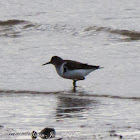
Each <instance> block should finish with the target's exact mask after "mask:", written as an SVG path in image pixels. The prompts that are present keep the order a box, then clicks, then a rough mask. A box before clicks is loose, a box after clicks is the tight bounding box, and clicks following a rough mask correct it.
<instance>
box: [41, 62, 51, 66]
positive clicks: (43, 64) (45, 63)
mask: <svg viewBox="0 0 140 140" xmlns="http://www.w3.org/2000/svg"><path fill="white" fill-rule="evenodd" d="M47 64H51V62H47V63H45V64H42V66H44V65H47Z"/></svg>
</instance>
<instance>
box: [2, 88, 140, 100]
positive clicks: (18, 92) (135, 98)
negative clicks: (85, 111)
mask: <svg viewBox="0 0 140 140" xmlns="http://www.w3.org/2000/svg"><path fill="white" fill-rule="evenodd" d="M0 93H11V94H12V93H14V94H66V95H73V96H80V97H100V98H112V99H130V100H138V101H140V97H126V96H115V95H106V94H87V93H86V92H85V91H73V90H71V91H56V92H44V91H29V90H0ZM76 93H78V94H76Z"/></svg>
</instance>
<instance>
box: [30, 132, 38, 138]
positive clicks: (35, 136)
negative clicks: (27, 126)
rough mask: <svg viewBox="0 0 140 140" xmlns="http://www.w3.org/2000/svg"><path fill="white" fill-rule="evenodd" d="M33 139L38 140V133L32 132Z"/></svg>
mask: <svg viewBox="0 0 140 140" xmlns="http://www.w3.org/2000/svg"><path fill="white" fill-rule="evenodd" d="M31 137H32V138H33V139H36V138H37V132H36V131H32V135H31Z"/></svg>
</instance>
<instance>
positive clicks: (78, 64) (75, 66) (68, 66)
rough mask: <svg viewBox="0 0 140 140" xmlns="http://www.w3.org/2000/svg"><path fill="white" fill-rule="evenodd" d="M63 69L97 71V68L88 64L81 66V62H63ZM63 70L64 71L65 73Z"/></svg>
mask: <svg viewBox="0 0 140 140" xmlns="http://www.w3.org/2000/svg"><path fill="white" fill-rule="evenodd" d="M65 62H66V63H65V64H64V68H65V70H67V69H68V70H76V69H98V68H99V66H93V65H88V64H83V63H81V62H77V61H72V60H65ZM65 70H64V71H65Z"/></svg>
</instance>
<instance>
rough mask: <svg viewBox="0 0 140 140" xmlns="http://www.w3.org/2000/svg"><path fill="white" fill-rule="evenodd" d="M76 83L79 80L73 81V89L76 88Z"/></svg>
mask: <svg viewBox="0 0 140 140" xmlns="http://www.w3.org/2000/svg"><path fill="white" fill-rule="evenodd" d="M76 81H77V80H73V87H74V88H75V87H76Z"/></svg>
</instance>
